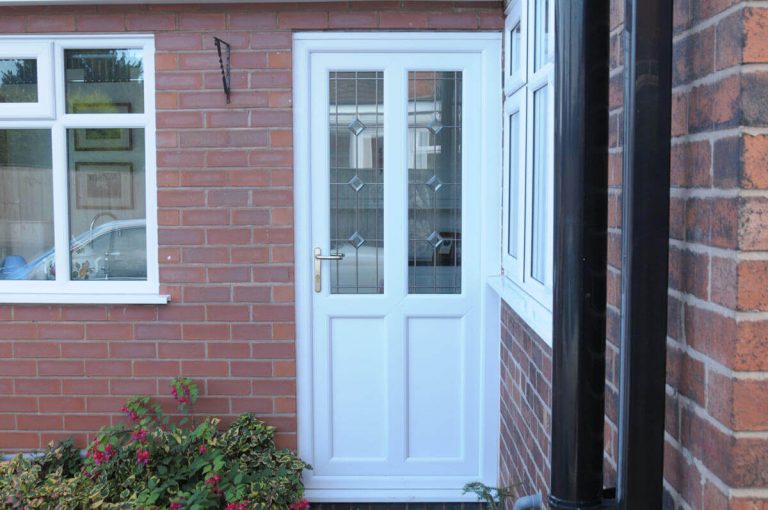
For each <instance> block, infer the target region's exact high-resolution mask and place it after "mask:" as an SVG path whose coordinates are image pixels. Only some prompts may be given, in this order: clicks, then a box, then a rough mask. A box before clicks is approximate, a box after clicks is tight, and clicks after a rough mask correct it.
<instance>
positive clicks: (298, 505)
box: [288, 498, 309, 510]
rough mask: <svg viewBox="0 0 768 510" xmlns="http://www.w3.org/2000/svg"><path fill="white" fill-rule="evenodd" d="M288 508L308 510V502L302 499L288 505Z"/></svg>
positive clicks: (291, 509)
mask: <svg viewBox="0 0 768 510" xmlns="http://www.w3.org/2000/svg"><path fill="white" fill-rule="evenodd" d="M288 508H290V510H309V500H307V499H306V498H303V499H300V500H299V501H294V502H293V503H291V504H290V505H288Z"/></svg>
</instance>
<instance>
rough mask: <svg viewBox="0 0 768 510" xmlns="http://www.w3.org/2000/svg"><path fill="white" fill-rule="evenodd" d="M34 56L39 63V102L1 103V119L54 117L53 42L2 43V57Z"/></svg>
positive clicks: (0, 53) (0, 47)
mask: <svg viewBox="0 0 768 510" xmlns="http://www.w3.org/2000/svg"><path fill="white" fill-rule="evenodd" d="M8 58H33V59H35V61H36V63H37V102H36V103H0V119H12V118H25V119H52V118H53V116H54V111H53V103H54V101H53V44H52V43H51V42H46V41H39V42H33V41H29V42H23V41H19V42H17V43H8V44H6V43H5V42H2V43H0V59H8Z"/></svg>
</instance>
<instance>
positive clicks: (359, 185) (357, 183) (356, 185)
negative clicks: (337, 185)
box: [347, 175, 365, 191]
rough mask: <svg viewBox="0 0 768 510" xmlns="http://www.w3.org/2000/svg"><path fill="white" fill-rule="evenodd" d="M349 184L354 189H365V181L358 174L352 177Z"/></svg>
mask: <svg viewBox="0 0 768 510" xmlns="http://www.w3.org/2000/svg"><path fill="white" fill-rule="evenodd" d="M347 184H349V185H350V187H352V189H353V190H355V191H360V190H361V189H363V186H365V181H363V180H362V179H361V178H360V177H358V176H357V175H356V176H354V177H352V178H351V179H350V180H349V182H348V183H347Z"/></svg>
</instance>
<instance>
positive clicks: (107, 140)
mask: <svg viewBox="0 0 768 510" xmlns="http://www.w3.org/2000/svg"><path fill="white" fill-rule="evenodd" d="M75 150H76V151H81V152H82V151H130V150H133V139H132V136H131V129H125V128H86V129H75Z"/></svg>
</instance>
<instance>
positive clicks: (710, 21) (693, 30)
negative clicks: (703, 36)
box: [672, 2, 759, 43]
mask: <svg viewBox="0 0 768 510" xmlns="http://www.w3.org/2000/svg"><path fill="white" fill-rule="evenodd" d="M754 3H755V2H740V3H737V4H735V5H732V6H731V7H728V8H727V9H725V10H723V11H720V12H719V13H717V14H714V15H712V16H710V17H708V18H706V19H705V20H703V21H701V22H699V23H697V24H694V25H691V26H690V27H688V28H686V29H685V30H681V31H680V32H678V33H677V34H675V35H674V36H673V37H672V42H673V43H676V42H679V41H680V40H682V39H685V38H686V37H688V36H690V35H695V34H697V33H699V32H702V31H704V30H705V29H707V28H709V27H713V26H715V25H717V24H718V23H720V21H722V20H724V19H725V18H727V17H728V16H730V15H731V14H734V13H736V12H739V11H742V10H746V8H747V7H751V6H752V5H750V4H754ZM758 6H759V4H758Z"/></svg>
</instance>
